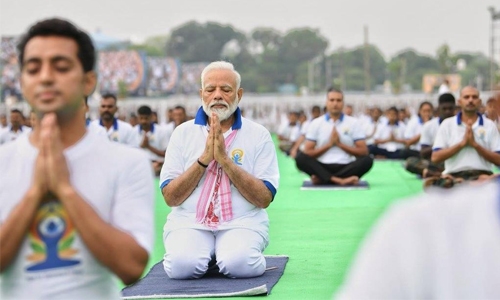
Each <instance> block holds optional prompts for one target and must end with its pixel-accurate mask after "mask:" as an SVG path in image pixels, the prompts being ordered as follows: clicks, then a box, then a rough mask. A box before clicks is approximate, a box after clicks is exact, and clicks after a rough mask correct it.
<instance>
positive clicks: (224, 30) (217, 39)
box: [166, 21, 246, 62]
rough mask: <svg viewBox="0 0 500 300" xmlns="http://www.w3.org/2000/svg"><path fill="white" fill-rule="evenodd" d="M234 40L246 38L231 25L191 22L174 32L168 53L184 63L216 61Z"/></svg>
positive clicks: (169, 42)
mask: <svg viewBox="0 0 500 300" xmlns="http://www.w3.org/2000/svg"><path fill="white" fill-rule="evenodd" d="M232 39H237V40H240V41H241V40H244V39H246V38H244V34H242V33H239V32H238V31H236V30H235V29H234V28H233V27H232V26H230V25H221V24H218V23H214V22H208V23H206V24H200V23H198V22H195V21H191V22H188V23H186V24H184V25H181V26H180V27H178V28H176V29H174V30H173V31H172V33H171V35H170V39H169V40H168V42H167V47H166V48H167V49H166V52H167V55H169V56H174V57H178V58H180V59H181V60H182V61H184V62H200V61H214V60H219V59H221V52H222V49H223V47H224V45H225V44H226V43H227V42H229V41H231V40H232Z"/></svg>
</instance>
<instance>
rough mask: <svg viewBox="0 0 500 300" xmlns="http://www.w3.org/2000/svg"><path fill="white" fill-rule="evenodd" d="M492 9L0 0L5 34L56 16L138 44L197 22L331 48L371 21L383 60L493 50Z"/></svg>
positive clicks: (292, 0) (473, 4) (254, 0)
mask: <svg viewBox="0 0 500 300" xmlns="http://www.w3.org/2000/svg"><path fill="white" fill-rule="evenodd" d="M489 6H493V7H495V8H496V10H497V11H500V1H498V0H466V1H457V0H411V1H408V0H364V1H362V0H209V1H204V0H178V1H171V0H155V1H148V0H141V1H137V0H136V1H131V0H121V1H118V0H115V1H111V0H80V1H72V0H43V1H41V0H0V35H18V34H21V33H22V32H24V31H25V30H26V29H27V28H28V27H29V26H30V25H31V24H33V23H34V22H35V21H37V20H40V19H44V18H47V17H53V16H58V17H63V18H66V19H69V20H71V21H73V22H74V23H75V24H77V25H78V26H80V27H82V28H83V29H85V30H87V31H89V32H94V31H96V30H97V29H100V30H101V32H102V33H104V34H106V35H110V36H113V37H117V38H122V39H131V40H133V41H141V40H144V39H145V38H147V37H150V36H155V35H163V34H167V33H168V32H170V31H171V30H172V29H174V28H176V27H178V26H180V25H182V24H184V23H185V22H188V21H191V20H196V21H198V22H201V23H203V22H206V21H215V22H219V23H221V24H229V25H232V26H234V27H235V28H236V29H239V30H242V31H243V32H245V33H250V32H251V31H252V30H253V29H255V28H257V27H272V28H275V29H278V30H279V31H281V32H283V33H286V32H287V31H288V30H291V29H293V28H299V27H311V28H315V29H318V30H319V32H320V33H321V34H322V35H323V36H325V37H326V38H327V39H328V40H329V48H328V50H329V51H332V50H335V49H338V48H339V47H345V48H351V47H354V46H358V45H360V44H362V43H363V38H364V37H363V27H364V26H367V27H368V32H369V42H370V43H373V44H375V45H377V46H378V47H379V49H380V50H381V51H382V54H383V55H384V56H385V57H386V59H387V58H389V57H390V56H392V55H394V54H396V53H398V52H399V51H401V50H404V49H406V48H413V49H415V50H417V51H418V52H421V53H424V54H430V55H434V54H435V53H436V49H437V48H438V47H439V46H441V45H443V44H444V43H447V44H448V45H449V46H450V48H451V51H452V52H459V51H460V52H464V51H465V52H477V51H479V52H482V53H484V54H485V55H488V54H489V36H490V27H491V16H490V13H489V11H488V7H489ZM498 35H499V36H500V27H499V28H498ZM499 48H500V47H499Z"/></svg>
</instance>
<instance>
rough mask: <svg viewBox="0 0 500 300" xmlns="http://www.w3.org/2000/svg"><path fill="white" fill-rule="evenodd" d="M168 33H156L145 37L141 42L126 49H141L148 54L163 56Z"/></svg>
mask: <svg viewBox="0 0 500 300" xmlns="http://www.w3.org/2000/svg"><path fill="white" fill-rule="evenodd" d="M167 41H168V35H158V36H153V37H149V38H147V39H146V40H145V41H144V43H142V44H134V45H130V46H129V47H128V50H136V51H143V52H145V53H146V55H148V56H164V55H165V49H166V44H167Z"/></svg>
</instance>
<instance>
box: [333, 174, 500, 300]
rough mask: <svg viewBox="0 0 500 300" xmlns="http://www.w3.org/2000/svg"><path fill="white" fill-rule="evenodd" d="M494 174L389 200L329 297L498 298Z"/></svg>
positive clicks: (499, 190)
mask: <svg viewBox="0 0 500 300" xmlns="http://www.w3.org/2000/svg"><path fill="white" fill-rule="evenodd" d="M499 207H500V182H499V181H498V180H491V181H488V182H487V183H481V184H479V183H475V184H468V185H464V186H459V187H457V188H456V189H453V190H452V191H449V190H446V191H444V190H438V191H434V192H431V193H427V194H424V195H419V196H417V197H415V198H413V199H411V200H407V201H399V202H397V204H395V205H393V207H391V208H390V209H389V210H388V211H387V212H386V213H385V214H384V216H383V217H382V218H381V219H380V220H379V221H378V222H377V224H376V225H375V226H374V227H373V228H372V229H371V232H370V233H369V234H368V236H367V238H366V239H365V241H364V242H363V244H362V246H361V247H360V249H359V252H358V254H357V255H356V258H355V259H354V261H353V263H352V265H351V267H350V270H349V271H348V273H347V276H346V277H345V280H344V283H343V284H342V285H341V287H340V288H339V289H338V290H337V291H336V293H335V296H334V299H337V300H343V299H500V285H499V284H498V278H500V214H499Z"/></svg>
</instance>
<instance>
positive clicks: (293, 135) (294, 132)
mask: <svg viewBox="0 0 500 300" xmlns="http://www.w3.org/2000/svg"><path fill="white" fill-rule="evenodd" d="M278 134H279V135H281V136H282V137H284V138H285V139H287V140H288V141H291V142H294V141H296V140H297V139H298V138H299V136H300V123H299V122H297V123H296V124H295V125H291V124H290V123H284V124H281V126H280V128H279V129H278Z"/></svg>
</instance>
